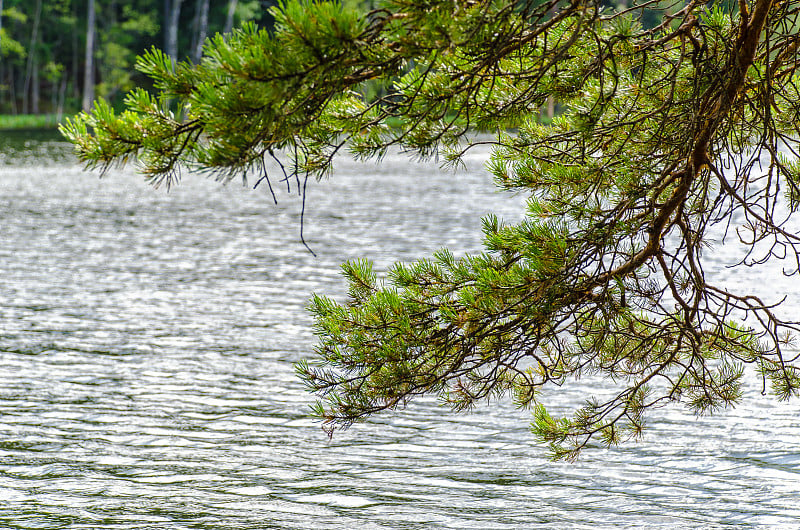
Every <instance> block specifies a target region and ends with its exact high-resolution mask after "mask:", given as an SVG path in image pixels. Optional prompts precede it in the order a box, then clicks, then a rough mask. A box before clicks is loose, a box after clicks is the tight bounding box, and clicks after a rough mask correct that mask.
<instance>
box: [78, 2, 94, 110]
mask: <svg viewBox="0 0 800 530" xmlns="http://www.w3.org/2000/svg"><path fill="white" fill-rule="evenodd" d="M94 1H95V0H89V13H88V15H87V22H86V60H85V61H84V70H83V101H82V105H81V106H82V108H83V110H87V111H88V110H89V109H90V108H91V107H92V101H94V36H95V23H94V19H95V14H94V7H95V6H94Z"/></svg>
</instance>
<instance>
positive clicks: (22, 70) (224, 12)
mask: <svg viewBox="0 0 800 530" xmlns="http://www.w3.org/2000/svg"><path fill="white" fill-rule="evenodd" d="M273 3H274V2H262V1H259V0H215V1H213V2H211V1H210V0H126V1H124V2H120V1H118V0H0V113H1V114H12V115H15V114H45V113H50V114H63V113H74V112H77V111H79V110H80V109H81V104H82V99H83V97H84V96H85V95H89V96H91V95H92V94H96V95H97V96H100V97H104V98H106V99H108V100H110V101H111V102H112V104H121V100H122V97H123V96H124V95H125V93H126V92H128V91H129V90H131V89H132V88H134V87H135V86H140V85H145V86H146V85H148V84H149V83H148V81H147V79H146V78H145V77H144V76H142V75H138V74H137V73H136V72H135V70H134V68H133V64H134V62H135V59H136V56H137V55H139V54H140V53H142V52H144V51H145V50H147V49H149V48H150V47H152V46H154V45H162V43H163V44H164V45H166V43H167V40H168V35H172V36H174V39H173V42H172V44H173V45H174V48H173V50H172V51H173V53H174V54H175V57H189V58H191V59H192V60H194V61H197V60H198V51H200V52H201V51H202V46H201V45H202V43H203V41H204V40H205V38H206V37H207V36H208V35H212V34H214V33H216V32H221V31H223V30H225V29H226V28H228V27H236V26H238V25H240V24H242V23H244V22H247V21H254V22H256V23H258V24H260V25H261V26H264V27H268V26H269V25H270V24H271V18H270V16H269V14H268V13H266V12H265V11H264V10H263V8H262V4H265V5H271V4H273ZM92 14H93V15H94V16H92ZM91 20H93V23H90V21H91ZM170 30H171V31H170ZM87 83H88V85H87Z"/></svg>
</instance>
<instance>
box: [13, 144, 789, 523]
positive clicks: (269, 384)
mask: <svg viewBox="0 0 800 530" xmlns="http://www.w3.org/2000/svg"><path fill="white" fill-rule="evenodd" d="M485 156H486V153H485V152H478V153H475V154H474V155H472V156H471V158H470V160H469V163H468V168H467V171H466V172H463V173H458V174H452V173H447V172H442V171H440V170H439V169H438V168H437V166H436V165H435V164H433V163H427V164H414V163H411V162H409V161H408V160H407V159H406V158H404V157H402V156H401V155H399V154H391V155H390V156H388V158H387V160H386V161H385V162H384V163H383V164H382V165H381V166H375V165H361V164H356V163H354V162H352V161H349V160H347V159H342V160H340V161H339V163H338V164H337V169H336V174H335V176H334V178H333V179H331V180H329V181H323V182H320V183H314V184H313V185H310V186H309V198H308V210H307V214H306V239H307V240H308V243H309V245H310V246H311V248H312V249H313V250H314V252H315V253H316V254H317V256H316V257H314V256H312V255H311V254H310V253H309V252H308V251H306V249H305V248H304V247H303V246H302V245H301V244H300V242H299V238H298V230H299V211H300V205H301V203H300V200H299V198H298V197H297V196H296V195H295V194H294V191H295V189H294V188H293V189H292V194H286V193H283V194H279V201H280V202H279V204H278V205H277V206H276V205H274V204H272V200H271V196H270V194H269V191H268V189H267V188H266V187H264V186H262V187H259V188H258V189H257V190H255V191H253V190H252V189H250V188H249V187H247V188H246V187H243V186H241V185H240V184H239V183H231V184H229V185H228V186H224V187H223V186H220V185H219V184H217V183H215V182H213V181H209V180H206V179H204V178H202V177H199V176H196V175H184V178H183V183H182V184H181V185H180V186H179V187H177V188H174V189H173V190H172V191H171V192H170V193H166V192H165V191H163V190H159V191H154V190H153V189H151V188H150V187H148V186H147V185H146V184H144V183H143V182H142V179H141V178H140V177H138V176H136V175H135V174H133V173H132V172H131V171H129V170H124V171H111V172H110V173H109V175H107V176H106V177H105V179H104V180H98V179H97V176H96V175H92V174H88V173H83V172H82V171H81V169H80V167H78V166H77V165H76V164H75V161H74V159H73V158H72V157H71V155H70V150H69V147H68V146H67V145H66V144H64V143H63V142H60V141H58V140H57V139H55V138H52V137H47V136H44V137H41V136H40V137H37V138H29V137H26V136H24V135H20V134H16V135H14V134H11V135H9V134H7V133H3V136H2V138H0V527H2V528H76V529H78V528H87V529H89V528H91V529H97V528H113V529H125V528H128V529H144V528H153V529H155V528H158V529H170V530H174V529H184V528H186V529H190V528H191V529H197V528H207V529H217V528H219V529H225V528H230V529H256V528H409V529H411V528H536V527H542V528H597V527H625V526H630V527H641V526H647V527H664V528H672V527H704V528H707V527H725V526H745V527H764V528H772V527H777V526H787V527H791V526H796V525H800V415H799V414H798V413H799V412H800V405H799V404H798V402H797V401H794V402H791V403H789V404H785V403H784V404H781V403H778V402H776V401H775V400H774V399H772V398H768V397H762V396H760V395H759V390H760V387H759V385H758V384H757V382H756V383H755V384H754V385H752V386H751V387H750V389H749V393H748V395H747V398H746V399H745V401H744V402H743V403H742V405H741V406H740V407H738V408H737V409H736V410H734V411H730V412H727V413H724V414H720V415H718V416H714V417H702V418H696V417H695V416H693V415H691V414H690V413H688V412H686V411H685V410H683V409H682V408H680V407H674V408H666V409H661V410H659V411H657V412H656V413H655V414H653V415H652V416H651V419H650V422H649V430H648V431H647V435H646V436H645V438H644V440H643V441H642V442H639V443H634V444H628V445H624V446H622V447H619V448H613V449H602V448H596V449H593V450H589V451H586V452H585V453H584V455H583V457H582V458H581V460H579V461H578V462H577V463H575V464H567V463H551V462H549V461H548V460H547V459H546V450H545V448H543V447H542V446H540V445H538V444H536V443H535V441H534V440H533V437H532V435H531V434H530V433H529V431H528V422H529V420H530V418H529V413H528V412H525V411H519V410H516V409H515V408H514V407H513V406H512V405H511V404H510V403H507V402H500V403H492V404H489V405H486V406H483V407H480V408H478V409H476V410H475V411H474V412H473V413H471V414H463V415H456V414H452V413H449V412H448V411H447V410H444V409H442V408H440V407H439V406H438V405H437V404H436V402H435V400H419V401H417V402H415V403H414V404H413V405H412V406H410V407H409V408H408V409H407V410H405V411H403V412H399V413H396V414H385V415H382V416H379V417H376V418H374V419H373V420H372V421H370V422H368V423H365V424H360V425H357V426H355V427H353V428H352V429H350V430H349V431H346V432H344V433H337V434H336V435H335V436H334V437H333V439H332V440H329V439H328V438H327V436H326V435H325V434H324V433H323V432H322V430H321V429H320V426H319V424H318V423H316V422H314V421H313V420H311V419H310V418H309V417H308V414H307V412H308V406H309V404H310V403H311V401H312V397H311V396H309V395H308V394H306V393H305V391H304V389H303V388H302V386H301V384H300V382H299V381H298V380H297V379H296V378H295V376H294V369H293V363H294V362H296V361H297V360H299V359H302V358H307V357H308V356H309V355H310V352H311V349H312V347H313V344H314V338H313V336H312V334H311V333H310V331H309V325H310V318H309V315H308V314H307V312H306V311H305V309H304V308H305V306H306V304H307V301H308V298H309V295H310V293H312V292H317V293H323V294H329V295H332V296H341V295H342V294H343V293H344V289H345V284H344V282H343V279H342V278H341V277H340V275H339V273H338V266H339V264H340V263H341V262H342V261H344V260H347V259H353V258H357V257H365V256H366V257H370V258H372V259H373V260H374V261H375V262H376V267H377V268H378V269H379V270H385V269H386V268H387V267H388V266H389V265H390V264H391V263H392V262H394V261H396V260H411V259H414V258H418V257H421V256H425V255H428V254H430V253H431V252H433V251H434V250H436V249H438V248H439V247H441V246H449V247H451V248H452V249H453V250H455V251H456V252H457V253H464V252H468V251H475V250H478V249H480V216H481V215H483V214H485V213H487V212H490V211H492V212H496V213H498V214H499V215H500V216H501V217H504V218H506V219H509V220H514V219H517V218H518V217H519V215H520V212H521V210H522V203H523V199H522V198H520V197H512V196H509V195H507V194H502V193H499V192H497V191H495V190H494V188H493V187H492V185H491V183H490V179H489V177H488V176H487V174H486V173H485V172H484V171H483V170H482V162H483V160H484V159H485ZM732 252H733V251H729V250H726V249H725V248H721V249H717V250H715V252H714V256H713V257H714V259H715V260H716V264H717V265H718V266H717V272H716V273H714V274H717V277H718V278H720V279H721V280H723V281H727V282H731V281H734V282H741V283H742V285H744V286H747V284H748V283H749V282H752V281H755V282H757V283H759V284H760V285H762V288H765V289H767V291H768V293H767V294H771V295H772V296H773V297H778V296H783V295H784V294H787V295H788V296H789V300H788V302H787V306H786V310H787V311H789V312H792V311H797V310H798V309H800V304H798V303H797V301H796V295H797V293H798V288H797V286H796V284H795V283H794V280H792V279H791V278H789V279H787V278H782V277H781V276H780V275H779V274H775V273H774V271H772V272H770V271H760V272H759V271H756V272H754V273H753V274H752V275H751V276H741V273H737V274H739V275H740V276H741V277H737V276H734V273H733V272H731V271H730V270H728V269H725V268H724V265H725V264H726V263H728V262H732V261H735V259H734V257H735V256H732V255H731V253H732ZM712 268H713V267H712ZM594 389H595V387H594V386H593V382H592V381H591V380H582V381H579V382H577V383H576V384H575V385H571V386H569V387H568V388H564V389H559V390H558V391H554V392H551V394H550V397H549V402H550V404H551V407H552V408H553V409H554V410H555V411H556V412H558V411H562V410H563V411H568V410H571V409H574V408H575V407H576V406H578V405H580V404H581V403H582V401H583V400H584V399H585V398H586V397H587V396H588V395H589V394H590V393H591V392H593V391H594Z"/></svg>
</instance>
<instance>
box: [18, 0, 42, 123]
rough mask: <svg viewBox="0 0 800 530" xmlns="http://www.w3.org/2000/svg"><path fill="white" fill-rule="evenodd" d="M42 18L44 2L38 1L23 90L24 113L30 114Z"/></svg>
mask: <svg viewBox="0 0 800 530" xmlns="http://www.w3.org/2000/svg"><path fill="white" fill-rule="evenodd" d="M41 17H42V0H36V11H35V14H34V15H33V28H32V29H31V45H30V46H29V47H28V65H27V68H26V69H25V82H24V84H23V88H22V113H23V114H27V113H29V112H30V92H31V80H32V79H33V69H34V66H35V64H36V60H35V59H36V46H38V44H39V21H40V19H41Z"/></svg>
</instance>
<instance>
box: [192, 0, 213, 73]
mask: <svg viewBox="0 0 800 530" xmlns="http://www.w3.org/2000/svg"><path fill="white" fill-rule="evenodd" d="M208 2H209V0H197V33H196V34H195V35H196V37H195V38H196V41H195V48H194V54H193V56H192V60H193V61H194V62H195V63H199V62H200V58H201V57H203V43H204V42H205V41H206V35H208Z"/></svg>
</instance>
